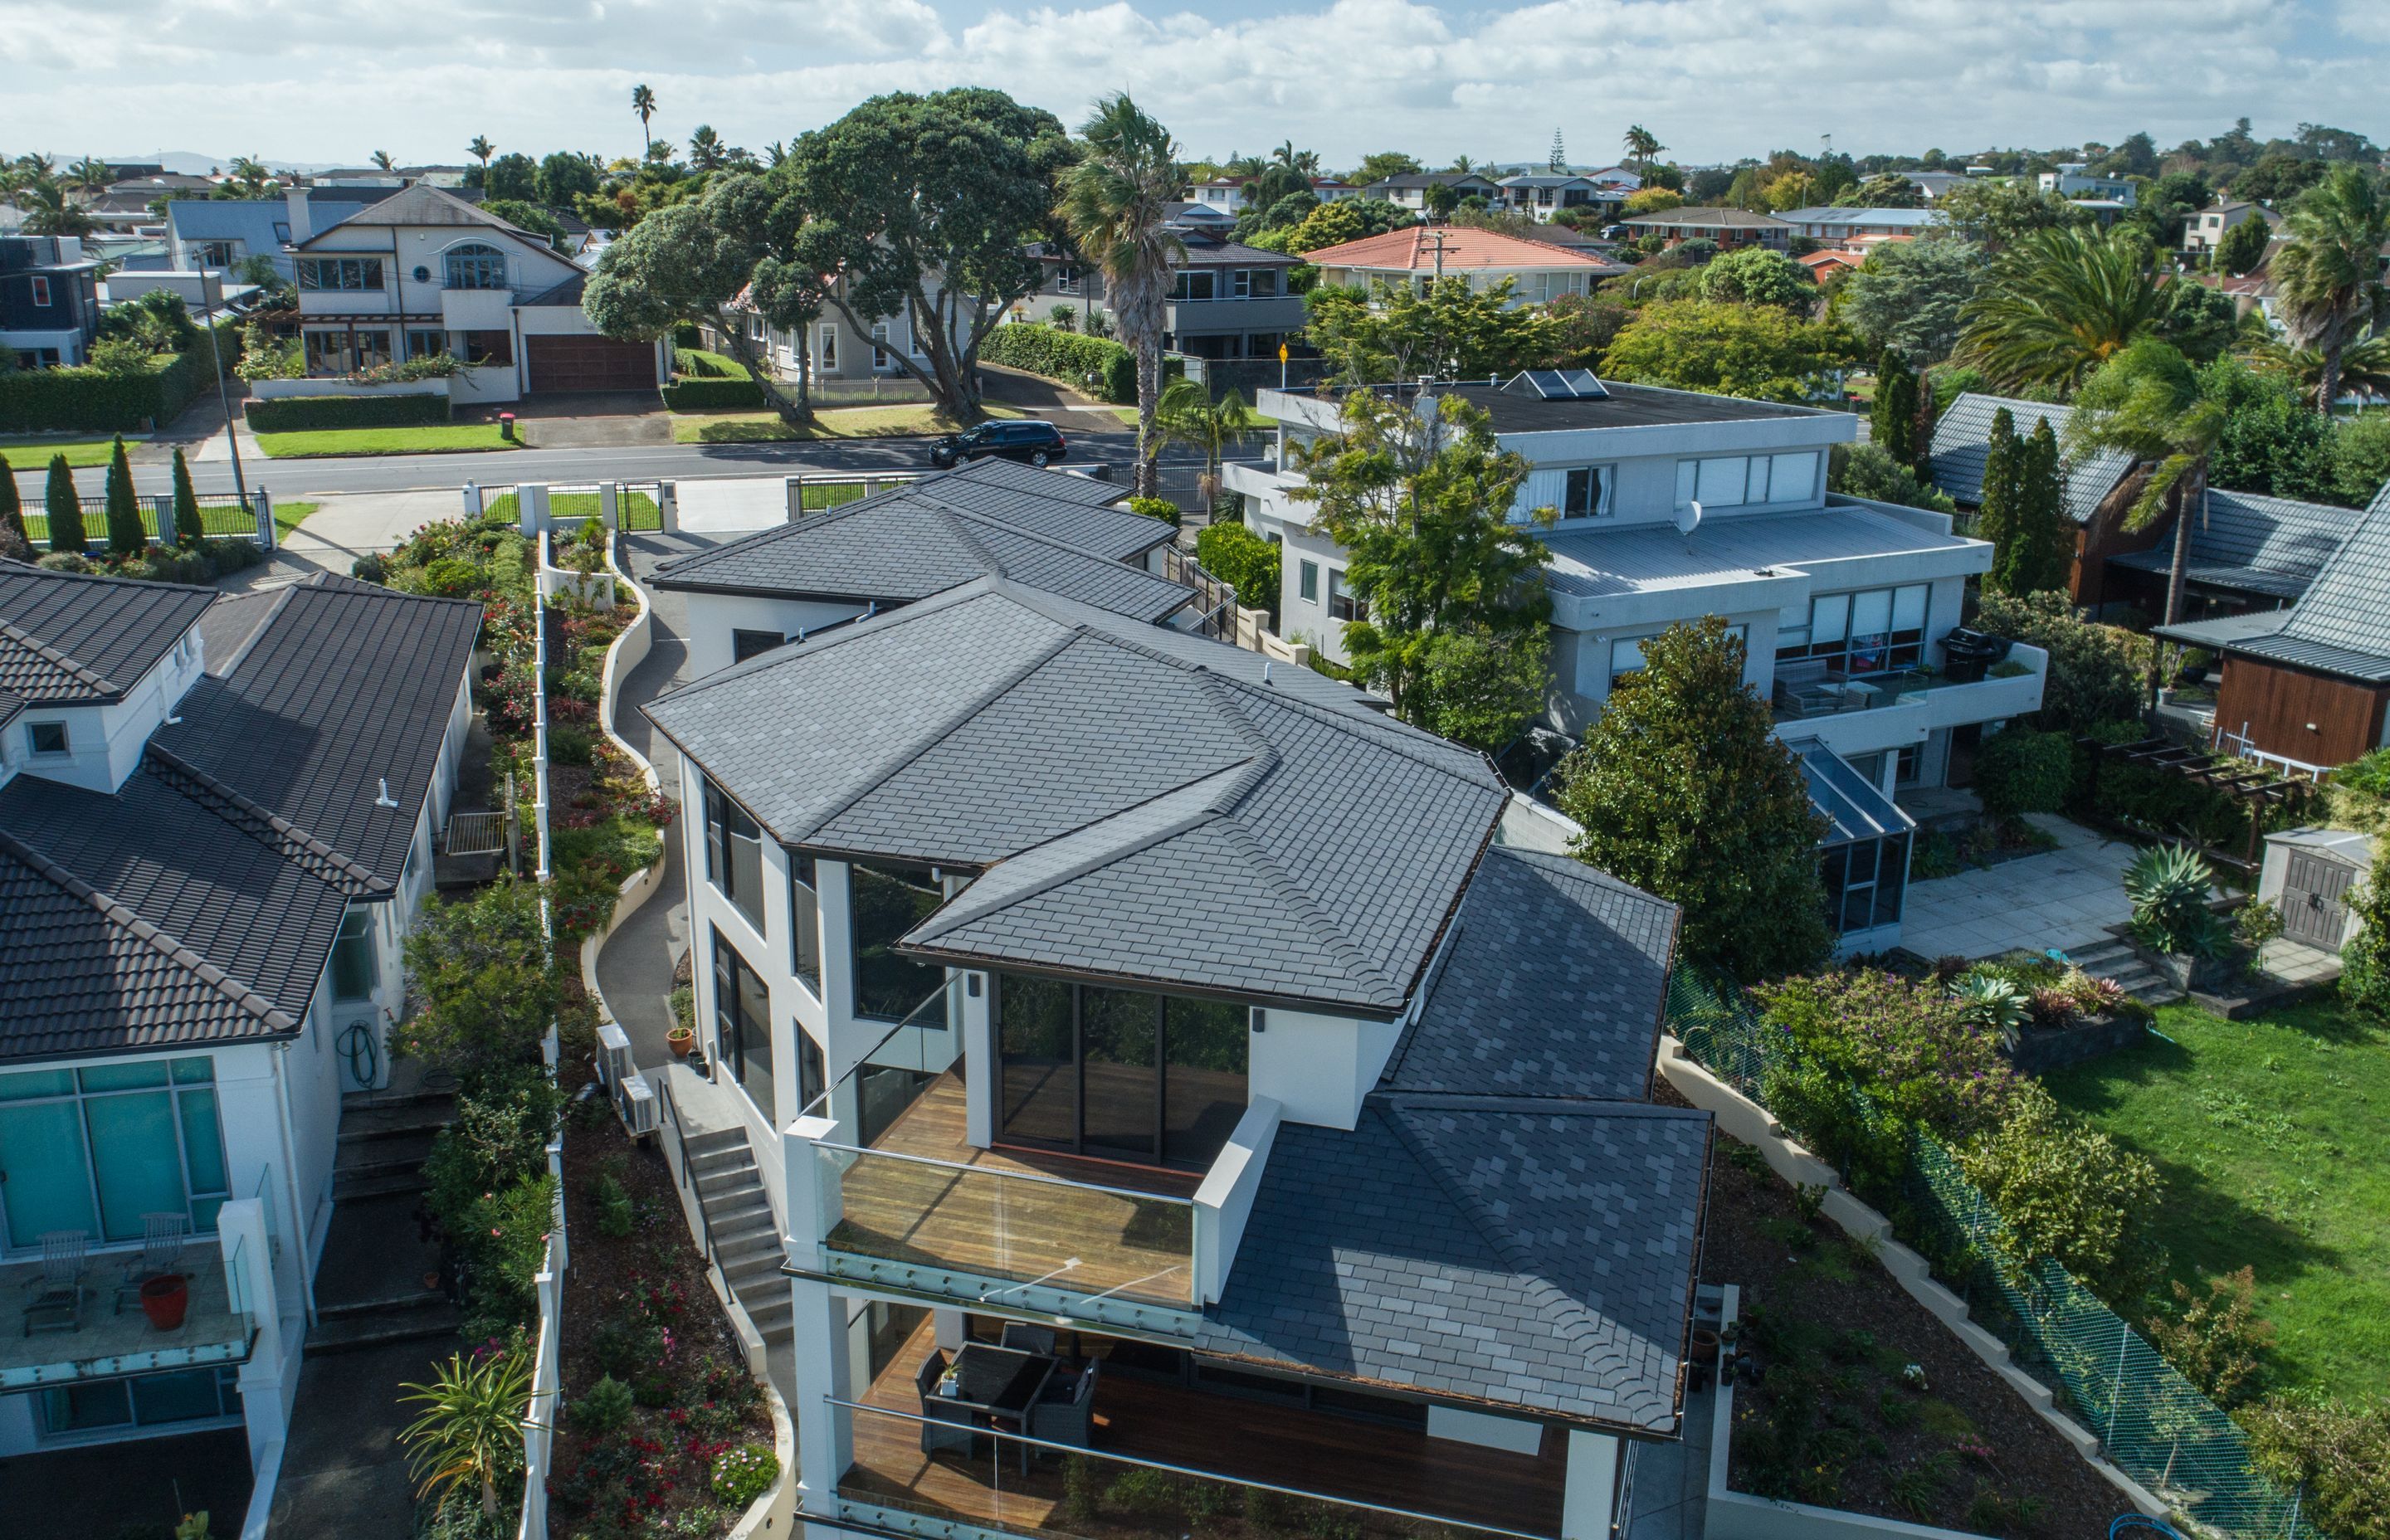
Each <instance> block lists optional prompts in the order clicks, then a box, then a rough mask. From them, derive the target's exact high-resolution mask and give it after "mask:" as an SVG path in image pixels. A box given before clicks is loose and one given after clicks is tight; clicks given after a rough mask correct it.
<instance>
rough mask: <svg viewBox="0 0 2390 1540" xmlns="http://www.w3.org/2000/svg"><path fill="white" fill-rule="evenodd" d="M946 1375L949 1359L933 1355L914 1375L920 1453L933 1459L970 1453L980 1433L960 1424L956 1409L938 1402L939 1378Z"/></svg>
mask: <svg viewBox="0 0 2390 1540" xmlns="http://www.w3.org/2000/svg"><path fill="white" fill-rule="evenodd" d="M945 1372H946V1355H945V1354H944V1353H932V1354H930V1355H929V1356H928V1357H927V1358H924V1359H922V1360H921V1367H920V1368H919V1369H918V1370H916V1371H915V1372H914V1375H913V1389H914V1391H915V1392H917V1393H918V1394H919V1396H920V1399H921V1416H922V1418H924V1419H925V1420H924V1421H923V1422H922V1424H921V1453H923V1454H925V1455H934V1454H936V1453H937V1452H938V1451H939V1450H941V1449H959V1450H961V1451H962V1452H963V1453H964V1454H966V1455H968V1454H970V1450H971V1445H972V1444H973V1443H974V1442H975V1441H976V1440H977V1438H978V1436H979V1435H978V1431H977V1430H975V1429H974V1428H973V1427H972V1426H971V1425H970V1423H968V1422H962V1421H957V1418H960V1417H962V1416H963V1414H962V1413H961V1412H960V1411H957V1409H956V1408H954V1407H953V1406H950V1405H945V1404H944V1403H942V1402H940V1401H938V1400H937V1394H938V1377H939V1376H941V1375H943V1374H944V1373H945Z"/></svg>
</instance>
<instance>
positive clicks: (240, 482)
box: [199, 273, 253, 511]
mask: <svg viewBox="0 0 2390 1540" xmlns="http://www.w3.org/2000/svg"><path fill="white" fill-rule="evenodd" d="M223 287H224V279H223V278H222V277H221V276H219V275H216V274H213V273H201V274H200V275H199V314H200V317H201V320H202V324H204V325H205V326H206V327H207V328H208V357H209V358H210V359H212V361H213V362H214V364H215V366H216V404H218V405H220V406H222V407H223V408H224V415H225V443H227V444H229V445H230V446H231V448H232V486H233V494H234V495H235V496H237V497H238V498H239V499H240V506H241V507H242V508H243V509H244V510H248V509H249V482H248V480H247V479H246V478H244V477H243V476H242V475H241V471H240V434H239V432H238V424H236V423H235V422H234V421H233V416H232V396H231V393H230V392H229V391H226V390H225V377H224V353H223V348H222V344H221V343H219V342H218V340H216V307H215V300H216V297H217V296H218V295H220V294H221V293H222V292H223ZM251 511H253V510H251Z"/></svg>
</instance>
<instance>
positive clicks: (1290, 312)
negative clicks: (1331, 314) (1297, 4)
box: [1167, 294, 1309, 337]
mask: <svg viewBox="0 0 2390 1540" xmlns="http://www.w3.org/2000/svg"><path fill="white" fill-rule="evenodd" d="M1308 319H1309V316H1308V314H1306V313H1305V311H1304V305H1303V297H1302V296H1301V295H1299V294H1267V295H1259V296H1255V297H1254V298H1252V299H1245V300H1238V299H1227V300H1173V301H1171V302H1170V318H1169V321H1168V322H1167V329H1168V330H1169V331H1170V332H1171V333H1172V334H1173V335H1175V336H1178V337H1189V336H1192V337H1212V336H1217V335H1218V334H1219V333H1221V332H1231V333H1242V332H1252V331H1301V330H1302V329H1303V327H1304V325H1305V323H1306V322H1307V321H1308Z"/></svg>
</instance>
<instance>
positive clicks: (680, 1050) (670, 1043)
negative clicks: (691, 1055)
mask: <svg viewBox="0 0 2390 1540" xmlns="http://www.w3.org/2000/svg"><path fill="white" fill-rule="evenodd" d="M664 1046H666V1047H668V1048H670V1049H672V1051H673V1057H674V1058H675V1059H687V1057H688V1051H689V1049H691V1048H693V1047H695V1046H697V1034H696V1033H692V1032H690V1031H689V1030H688V1029H687V1027H675V1028H673V1030H672V1031H670V1032H668V1033H664Z"/></svg>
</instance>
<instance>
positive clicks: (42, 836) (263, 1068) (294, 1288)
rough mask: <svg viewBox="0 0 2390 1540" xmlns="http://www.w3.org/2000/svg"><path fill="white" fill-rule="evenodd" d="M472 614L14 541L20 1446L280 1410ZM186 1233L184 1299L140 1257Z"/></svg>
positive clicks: (447, 794) (10, 755) (10, 860)
mask: <svg viewBox="0 0 2390 1540" xmlns="http://www.w3.org/2000/svg"><path fill="white" fill-rule="evenodd" d="M480 628H481V610H480V606H479V605H477V604H474V603H471V602H468V601H463V600H455V599H436V598H423V597H413V596H409V595H404V594H397V593H393V592H391V591H389V590H387V589H382V588H377V587H374V586H371V585H369V584H361V583H353V582H351V581H349V580H347V579H343V578H335V577H329V576H320V575H319V576H317V577H315V578H311V579H309V580H308V581H306V582H304V583H300V584H292V585H290V586H289V587H285V588H282V589H279V590H274V591H268V592H263V593H260V594H257V595H253V596H248V597H240V598H224V597H220V596H219V595H218V594H217V593H216V592H215V590H213V589H211V588H194V587H184V586H179V585H174V584H154V583H137V582H132V581H129V580H123V579H118V578H110V577H97V576H82V575H77V574H73V573H66V572H52V571H45V570H42V569H38V568H33V567H28V566H23V565H20V564H18V563H14V562H6V561H0V893H5V895H6V899H5V902H0V1000H5V1001H6V1010H5V1013H0V1290H5V1293H6V1299H7V1301H8V1303H9V1305H10V1307H11V1309H12V1311H19V1310H21V1313H22V1318H21V1323H20V1322H19V1320H18V1319H16V1318H14V1317H13V1316H12V1319H11V1321H10V1323H9V1324H10V1327H11V1328H12V1329H8V1330H6V1331H5V1332H0V1456H9V1455H18V1454H24V1453H28V1452H31V1451H33V1450H37V1449H43V1448H48V1447H53V1446H58V1445H63V1444H88V1443H93V1442H97V1441H106V1440H120V1439H139V1438H147V1437H156V1436H160V1435H164V1434H171V1433H179V1432H186V1431H192V1430H195V1429H200V1428H207V1427H214V1426H224V1427H240V1426H244V1425H245V1426H246V1428H247V1430H248V1435H249V1448H250V1454H251V1459H252V1462H265V1461H268V1460H269V1459H270V1457H271V1455H272V1452H273V1451H274V1450H275V1449H276V1448H277V1447H278V1446H279V1444H281V1442H282V1440H283V1438H284V1434H285V1431H286V1423H287V1419H288V1416H289V1406H290V1404H291V1401H292V1398H293V1397H294V1395H295V1394H296V1392H297V1388H298V1379H299V1364H300V1353H301V1349H302V1345H303V1343H304V1341H305V1339H306V1336H307V1333H308V1330H309V1328H310V1327H311V1325H312V1324H313V1322H314V1319H315V1306H314V1292H313V1290H314V1283H313V1279H314V1277H315V1267H316V1264H317V1262H318V1260H319V1258H320V1256H321V1253H322V1248H323V1245H324V1240H325V1236H326V1231H327V1227H328V1223H329V1220H330V1216H331V1211H332V1205H333V1167H334V1156H335V1149H336V1142H337V1139H338V1136H339V1134H340V1129H341V1105H342V1103H341V1097H342V1094H343V1093H344V1092H348V1091H353V1090H362V1089H369V1088H375V1087H378V1086H380V1085H383V1084H387V1081H388V1075H389V1070H388V1065H389V1059H390V1055H389V1043H388V1034H389V1032H390V1029H391V1026H392V1022H393V1021H395V1020H397V1018H398V1017H399V1015H400V1014H401V1013H403V1011H404V1010H405V982H404V979H403V976H402V967H401V955H400V943H401V941H402V939H403V937H404V936H405V931H406V930H407V926H408V922H409V918H410V917H411V916H412V914H413V913H414V910H415V906H416V905H418V903H419V902H420V901H421V899H422V898H423V896H424V894H425V893H426V892H428V891H429V890H430V885H431V880H432V862H433V853H434V848H435V847H434V841H435V838H436V836H437V833H438V831H439V829H440V828H441V823H442V819H443V816H444V815H445V814H446V812H447V810H448V804H449V802H450V801H451V799H452V798H453V796H454V794H455V787H456V774H457V767H458V763H459V760H460V757H461V756H462V754H463V752H464V747H465V738H466V734H467V731H468V728H469V720H470V711H471V704H470V694H469V669H470V662H471V658H472V652H473V646H474V641H475V638H476V636H477V635H479V633H480ZM178 1236H179V1238H180V1244H181V1247H182V1250H181V1253H180V1256H179V1259H178V1260H177V1261H176V1262H175V1263H174V1264H173V1267H172V1269H171V1271H172V1272H173V1273H174V1274H178V1275H180V1276H182V1277H184V1278H185V1279H186V1315H185V1318H184V1320H183V1324H182V1325H181V1326H180V1327H178V1328H174V1329H173V1330H172V1331H161V1330H158V1329H156V1328H152V1327H151V1326H150V1325H149V1324H148V1320H147V1318H146V1317H145V1315H144V1314H143V1312H142V1310H141V1309H140V1307H139V1302H138V1301H137V1300H136V1299H135V1298H134V1297H133V1294H132V1290H129V1289H128V1288H126V1287H122V1286H125V1285H131V1286H135V1287H137V1286H138V1285H139V1284H140V1283H141V1282H142V1280H143V1278H144V1277H149V1276H152V1275H154V1273H155V1272H156V1269H155V1268H154V1267H147V1268H145V1266H144V1260H143V1259H144V1256H145V1249H146V1248H147V1247H148V1246H151V1245H159V1246H161V1247H166V1248H171V1247H172V1246H173V1244H174V1238H176V1237H178ZM129 1458H135V1459H137V1458H138V1456H137V1455H132V1456H129Z"/></svg>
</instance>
